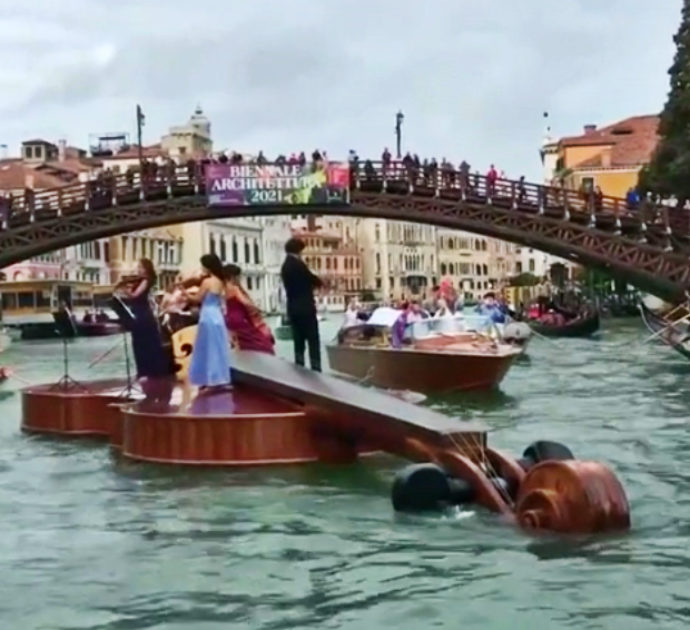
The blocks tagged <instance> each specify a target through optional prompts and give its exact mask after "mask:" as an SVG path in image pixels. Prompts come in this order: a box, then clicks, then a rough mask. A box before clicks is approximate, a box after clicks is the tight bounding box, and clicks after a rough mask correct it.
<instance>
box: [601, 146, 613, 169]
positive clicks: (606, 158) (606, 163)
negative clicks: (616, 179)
mask: <svg viewBox="0 0 690 630" xmlns="http://www.w3.org/2000/svg"><path fill="white" fill-rule="evenodd" d="M601 165H602V166H603V167H604V168H611V147H606V148H605V149H604V150H603V151H602V152H601Z"/></svg>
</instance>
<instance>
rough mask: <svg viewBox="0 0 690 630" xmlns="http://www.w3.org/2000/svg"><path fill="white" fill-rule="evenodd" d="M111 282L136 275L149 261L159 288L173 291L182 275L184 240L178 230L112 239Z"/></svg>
mask: <svg viewBox="0 0 690 630" xmlns="http://www.w3.org/2000/svg"><path fill="white" fill-rule="evenodd" d="M109 245H110V247H109V250H110V271H111V282H112V283H116V282H117V281H118V280H119V279H120V278H121V277H122V276H124V275H129V274H132V273H135V272H136V267H137V262H138V261H139V259H140V258H148V259H150V260H151V262H152V263H153V266H154V267H155V269H156V273H157V274H158V288H159V289H161V290H166V289H169V288H170V287H171V286H172V285H173V283H174V282H175V279H176V278H177V276H178V275H179V273H180V269H181V265H182V251H183V240H182V237H181V236H180V235H179V233H178V232H177V231H176V230H175V229H174V228H153V229H150V230H141V231H139V232H132V233H130V234H122V235H121V236H113V237H112V238H111V239H110V243H109Z"/></svg>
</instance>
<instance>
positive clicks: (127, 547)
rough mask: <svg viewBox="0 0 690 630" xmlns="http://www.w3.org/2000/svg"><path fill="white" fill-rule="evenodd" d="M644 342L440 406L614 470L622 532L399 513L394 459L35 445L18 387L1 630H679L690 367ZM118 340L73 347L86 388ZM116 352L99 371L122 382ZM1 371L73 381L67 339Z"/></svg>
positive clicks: (606, 347) (7, 356)
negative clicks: (242, 462)
mask: <svg viewBox="0 0 690 630" xmlns="http://www.w3.org/2000/svg"><path fill="white" fill-rule="evenodd" d="M332 319H333V321H327V322H324V323H323V324H322V338H323V339H330V338H331V337H332V336H333V333H334V328H335V326H336V325H337V321H336V319H337V318H332ZM646 336H647V335H646V334H645V331H644V330H642V328H641V327H640V326H639V325H638V324H637V323H635V322H631V323H626V324H622V325H621V324H616V323H613V322H610V321H605V322H604V329H603V332H602V335H601V338H600V339H599V340H597V341H581V340H575V339H573V340H556V342H550V341H545V340H542V339H533V340H532V342H531V343H530V346H529V349H528V353H529V358H530V360H529V361H528V362H520V363H517V364H515V365H514V366H513V367H512V368H511V370H510V372H509V373H508V376H507V377H506V379H505V381H504V383H503V385H502V387H501V389H500V391H497V392H490V393H486V394H460V395H453V396H450V397H444V398H441V399H433V400H430V401H429V404H431V405H433V406H434V407H437V408H440V409H443V410H444V411H446V412H448V413H450V414H453V415H457V416H460V417H463V418H468V419H479V420H482V421H483V422H485V423H487V424H488V425H489V426H490V427H491V428H492V433H491V443H492V445H494V446H496V447H498V448H502V449H505V450H507V451H512V452H513V453H520V452H521V451H522V450H523V449H524V448H525V446H527V445H528V444H529V443H530V442H531V441H533V440H535V439H553V440H558V441H561V442H564V443H565V444H567V445H568V446H569V447H570V448H572V449H573V451H574V452H575V453H576V455H578V456H580V457H583V458H591V459H596V460H601V461H603V462H605V463H607V464H608V465H610V466H611V467H612V468H613V469H614V470H615V471H616V473H617V474H618V475H619V477H620V478H621V480H622V482H623V483H624V485H625V487H626V490H627V492H628V495H629V498H630V502H631V505H632V514H633V531H632V532H631V533H630V534H629V535H627V536H625V537H590V538H584V539H583V538H580V539H577V538H561V537H555V536H545V537H539V538H530V537H527V536H525V535H523V534H521V533H520V532H518V531H516V530H514V529H512V528H511V527H509V526H507V525H504V524H502V523H501V522H500V520H499V519H498V517H496V516H495V515H493V514H487V513H486V512H484V511H483V510H481V509H479V510H473V509H470V510H450V511H448V512H446V513H443V514H433V515H421V516H420V515H396V514H394V513H393V512H392V509H391V506H390V483H391V480H392V476H393V474H394V473H395V471H396V470H397V469H398V468H399V467H400V466H401V465H402V462H400V461H399V460H397V459H395V458H392V457H388V456H381V457H376V458H372V459H367V460H364V461H362V462H360V463H359V464H357V465H355V466H350V467H334V466H321V465H313V466H304V467H285V466H280V467H275V468H273V467H271V468H255V469H244V470H231V471H228V470H184V469H179V468H174V467H166V466H151V465H142V464H135V463H132V462H127V461H125V460H123V459H120V458H119V457H117V456H115V455H112V454H111V453H110V452H109V450H108V449H107V448H105V447H103V446H101V445H99V444H98V443H96V442H92V441H81V440H80V441H76V442H74V441H67V440H53V439H45V438H35V437H27V436H23V435H21V434H20V433H19V431H18V419H19V404H20V399H19V396H18V395H17V392H16V387H17V383H16V382H14V381H11V382H9V383H5V384H4V385H2V386H0V418H1V419H2V422H0V500H1V501H2V504H3V505H4V506H5V509H3V510H2V511H1V512H0V532H1V534H2V535H0V557H2V559H3V571H2V577H1V578H0V580H1V582H0V585H1V590H0V593H1V594H2V598H0V619H2V621H3V628H5V627H6V628H18V629H22V630H23V629H24V628H27V629H34V628H49V629H51V630H52V629H57V628H61V629H68V628H69V629H71V630H76V629H77V628H79V629H80V630H84V629H91V630H96V629H98V630H128V629H135V628H136V629H143V628H156V629H165V630H183V629H184V630H187V629H197V628H199V629H201V630H207V629H215V628H223V629H227V628H242V629H247V628H262V629H263V628H272V629H279V628H300V629H301V628H314V629H319V630H321V629H323V628H343V629H348V630H350V629H352V630H355V629H356V630H361V629H362V628H367V629H369V628H371V629H372V630H373V629H376V628H389V627H394V628H399V629H402V630H406V629H415V630H417V629H419V628H453V629H455V628H459V627H462V628H482V629H485V628H491V629H505V630H517V629H522V628H529V629H532V628H538V627H541V628H549V629H551V628H554V629H559V628H583V629H584V628H605V629H606V630H638V629H639V630H642V629H644V630H647V629H650V628H664V629H666V628H670V629H673V628H685V627H686V625H687V620H688V616H689V615H690V613H689V612H688V611H690V602H689V601H688V600H689V596H688V595H687V593H686V591H687V589H686V579H687V575H688V565H689V563H690V554H689V553H688V551H687V540H688V535H690V525H688V523H690V472H688V467H687V465H686V459H687V453H688V452H689V451H690V437H689V435H690V434H689V433H688V426H687V418H688V408H689V405H690V393H688V391H687V390H688V388H687V376H688V372H689V371H690V364H688V363H686V362H685V361H684V360H683V359H682V357H678V356H676V355H675V354H674V353H673V352H671V351H669V350H667V349H665V348H663V347H660V346H657V345H645V344H642V343H641V342H642V340H643V339H644V338H645V337H646ZM116 341H117V340H113V339H93V340H77V341H76V342H75V343H73V344H70V350H71V353H72V365H73V369H74V376H75V377H76V378H85V377H87V376H88V375H89V374H87V373H86V371H85V370H84V368H83V366H85V365H86V364H87V363H88V362H89V361H91V360H93V359H94V358H95V357H97V356H98V355H99V354H101V353H103V352H104V351H105V350H107V349H108V348H109V346H110V345H112V344H114V343H115V342H116ZM279 350H280V352H281V353H283V354H285V355H287V356H289V353H290V351H291V343H290V342H289V341H287V342H279ZM118 352H119V351H118ZM118 352H114V353H113V357H114V358H113V361H112V362H109V363H107V364H106V365H101V366H98V367H97V368H96V370H97V371H98V373H99V375H114V374H121V373H122V362H121V357H120V356H119V354H118ZM2 362H3V363H6V364H9V365H12V366H13V367H15V369H16V370H17V372H18V373H19V374H20V375H21V376H22V377H23V378H27V379H30V380H32V381H34V382H37V381H48V380H51V379H53V380H56V379H57V378H58V377H59V376H60V375H61V360H60V353H59V346H58V345H56V344H54V343H52V342H49V343H28V344H25V343H22V344H14V345H13V346H11V347H10V349H9V350H8V351H7V353H4V354H3V355H2ZM92 375H93V374H92Z"/></svg>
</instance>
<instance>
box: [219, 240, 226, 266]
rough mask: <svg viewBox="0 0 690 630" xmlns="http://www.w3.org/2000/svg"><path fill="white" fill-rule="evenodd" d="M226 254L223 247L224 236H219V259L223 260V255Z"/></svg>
mask: <svg viewBox="0 0 690 630" xmlns="http://www.w3.org/2000/svg"><path fill="white" fill-rule="evenodd" d="M226 255H227V251H226V249H225V237H224V236H221V237H220V254H219V256H220V259H221V260H222V261H223V262H225V256H226Z"/></svg>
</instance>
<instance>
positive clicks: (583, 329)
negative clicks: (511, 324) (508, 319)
mask: <svg viewBox="0 0 690 630" xmlns="http://www.w3.org/2000/svg"><path fill="white" fill-rule="evenodd" d="M527 323H528V324H529V327H530V328H531V329H532V330H533V331H534V332H535V333H537V334H538V335H542V336H543V337H590V336H591V335H593V334H594V333H595V332H597V331H598V330H599V313H598V312H597V311H584V312H583V313H581V314H580V315H578V316H576V317H573V318H571V319H569V320H567V321H566V322H565V323H564V324H560V325H554V324H546V323H543V322H540V321H537V320H527Z"/></svg>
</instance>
